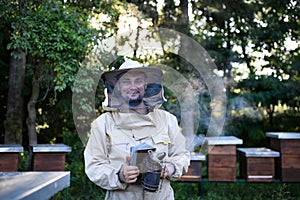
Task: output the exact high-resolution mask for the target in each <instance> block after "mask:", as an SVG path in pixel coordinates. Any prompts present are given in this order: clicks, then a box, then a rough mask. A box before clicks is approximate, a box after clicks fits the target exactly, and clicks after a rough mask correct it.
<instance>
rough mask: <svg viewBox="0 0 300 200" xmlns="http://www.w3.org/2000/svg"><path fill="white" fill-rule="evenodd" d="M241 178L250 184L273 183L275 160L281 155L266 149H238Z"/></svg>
mask: <svg viewBox="0 0 300 200" xmlns="http://www.w3.org/2000/svg"><path fill="white" fill-rule="evenodd" d="M237 151H238V155H239V158H240V176H241V178H244V179H246V180H247V181H248V182H273V181H274V180H275V158H276V157H279V156H280V154H279V152H277V151H272V150H271V149H267V148H265V147H260V148H238V149H237Z"/></svg>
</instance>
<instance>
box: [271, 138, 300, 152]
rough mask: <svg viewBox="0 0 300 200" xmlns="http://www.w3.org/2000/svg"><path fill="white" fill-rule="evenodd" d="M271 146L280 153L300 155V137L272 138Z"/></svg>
mask: <svg viewBox="0 0 300 200" xmlns="http://www.w3.org/2000/svg"><path fill="white" fill-rule="evenodd" d="M270 146H271V148H272V149H274V150H276V151H280V154H281V155H282V154H294V155H300V140H299V139H276V138H271V139H270Z"/></svg>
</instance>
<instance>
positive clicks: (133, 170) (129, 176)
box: [121, 156, 140, 183]
mask: <svg viewBox="0 0 300 200" xmlns="http://www.w3.org/2000/svg"><path fill="white" fill-rule="evenodd" d="M129 162H130V157H129V156H127V157H126V164H125V165H124V166H123V168H122V171H121V173H122V174H123V178H124V182H125V183H135V182H136V181H137V178H138V175H139V173H140V171H139V169H138V167H137V166H130V165H129Z"/></svg>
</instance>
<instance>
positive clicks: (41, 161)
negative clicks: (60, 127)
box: [33, 153, 66, 171]
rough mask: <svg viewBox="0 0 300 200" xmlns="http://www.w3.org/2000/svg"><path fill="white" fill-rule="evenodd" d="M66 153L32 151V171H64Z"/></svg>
mask: <svg viewBox="0 0 300 200" xmlns="http://www.w3.org/2000/svg"><path fill="white" fill-rule="evenodd" d="M65 156H66V153H34V159H33V170H34V171H64V170H65Z"/></svg>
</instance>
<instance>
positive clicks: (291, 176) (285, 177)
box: [280, 168, 300, 182]
mask: <svg viewBox="0 0 300 200" xmlns="http://www.w3.org/2000/svg"><path fill="white" fill-rule="evenodd" d="M280 175H281V177H280V180H281V181H282V182H300V169H293V168H281V174H280Z"/></svg>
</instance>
